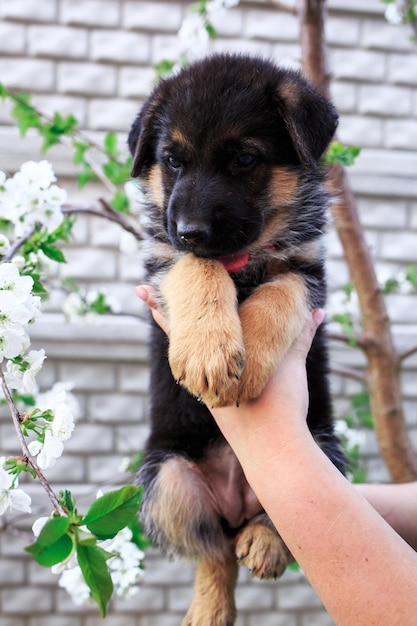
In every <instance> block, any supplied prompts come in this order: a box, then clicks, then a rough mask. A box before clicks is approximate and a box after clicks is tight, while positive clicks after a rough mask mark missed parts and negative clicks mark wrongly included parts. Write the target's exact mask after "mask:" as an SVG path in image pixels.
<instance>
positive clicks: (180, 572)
mask: <svg viewBox="0 0 417 626" xmlns="http://www.w3.org/2000/svg"><path fill="white" fill-rule="evenodd" d="M193 580H194V567H193V566H192V565H191V564H190V562H189V561H185V560H182V559H173V560H171V559H167V558H165V557H160V558H156V559H152V560H151V559H149V560H148V564H147V567H146V584H147V585H176V584H182V585H183V584H187V585H190V586H191V585H192V583H193Z"/></svg>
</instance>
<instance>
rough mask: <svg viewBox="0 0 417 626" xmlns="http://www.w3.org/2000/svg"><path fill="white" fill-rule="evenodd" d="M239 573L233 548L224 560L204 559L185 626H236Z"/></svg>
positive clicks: (200, 562)
mask: <svg viewBox="0 0 417 626" xmlns="http://www.w3.org/2000/svg"><path fill="white" fill-rule="evenodd" d="M237 571H238V565H237V562H236V557H235V555H234V554H233V550H232V548H231V549H230V551H229V552H227V553H226V554H225V555H224V558H213V559H210V558H202V559H201V560H200V561H199V563H198V565H197V569H196V574H195V587H194V597H193V601H192V603H191V606H190V608H189V610H188V612H187V615H186V616H185V618H184V620H183V622H182V626H233V624H234V623H235V618H236V608H235V601H234V591H235V586H236V580H237Z"/></svg>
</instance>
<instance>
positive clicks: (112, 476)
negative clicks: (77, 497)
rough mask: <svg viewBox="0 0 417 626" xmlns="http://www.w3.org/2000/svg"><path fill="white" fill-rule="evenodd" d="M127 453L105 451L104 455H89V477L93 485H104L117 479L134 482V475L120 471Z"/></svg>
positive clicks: (118, 480)
mask: <svg viewBox="0 0 417 626" xmlns="http://www.w3.org/2000/svg"><path fill="white" fill-rule="evenodd" d="M124 458H125V455H124V454H122V453H120V454H118V455H113V454H109V453H108V452H106V453H105V455H104V456H98V455H94V456H92V455H91V456H89V457H88V463H87V478H88V482H90V483H92V484H93V485H102V484H103V483H108V482H109V481H110V482H112V481H114V480H117V482H118V483H119V482H123V481H124V482H126V484H127V483H129V484H130V483H131V482H132V479H133V477H132V475H131V474H130V475H129V476H127V475H126V474H122V473H121V472H120V471H119V468H120V466H121V464H122V461H123V459H124Z"/></svg>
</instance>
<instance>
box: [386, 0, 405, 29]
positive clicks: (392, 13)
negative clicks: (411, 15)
mask: <svg viewBox="0 0 417 626" xmlns="http://www.w3.org/2000/svg"><path fill="white" fill-rule="evenodd" d="M385 19H386V20H387V22H389V23H390V24H393V25H394V26H398V25H399V24H401V23H402V21H403V14H402V11H401V8H400V6H398V4H395V3H392V4H389V5H388V6H387V8H386V9H385Z"/></svg>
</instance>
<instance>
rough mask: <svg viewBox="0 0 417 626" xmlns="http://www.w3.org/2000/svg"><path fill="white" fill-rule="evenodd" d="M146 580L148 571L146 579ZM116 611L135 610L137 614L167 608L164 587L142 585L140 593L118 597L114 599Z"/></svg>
mask: <svg viewBox="0 0 417 626" xmlns="http://www.w3.org/2000/svg"><path fill="white" fill-rule="evenodd" d="M144 580H146V573H145V579H144ZM113 607H114V611H115V612H120V613H121V614H123V612H130V613H132V612H134V613H135V614H137V615H141V614H147V613H149V612H151V611H161V610H162V609H164V608H165V598H164V592H163V590H162V589H157V588H156V587H146V586H145V585H144V584H142V585H141V587H140V591H139V593H138V594H136V595H135V596H133V597H132V598H129V599H127V598H118V597H116V598H115V599H114V601H113Z"/></svg>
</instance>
